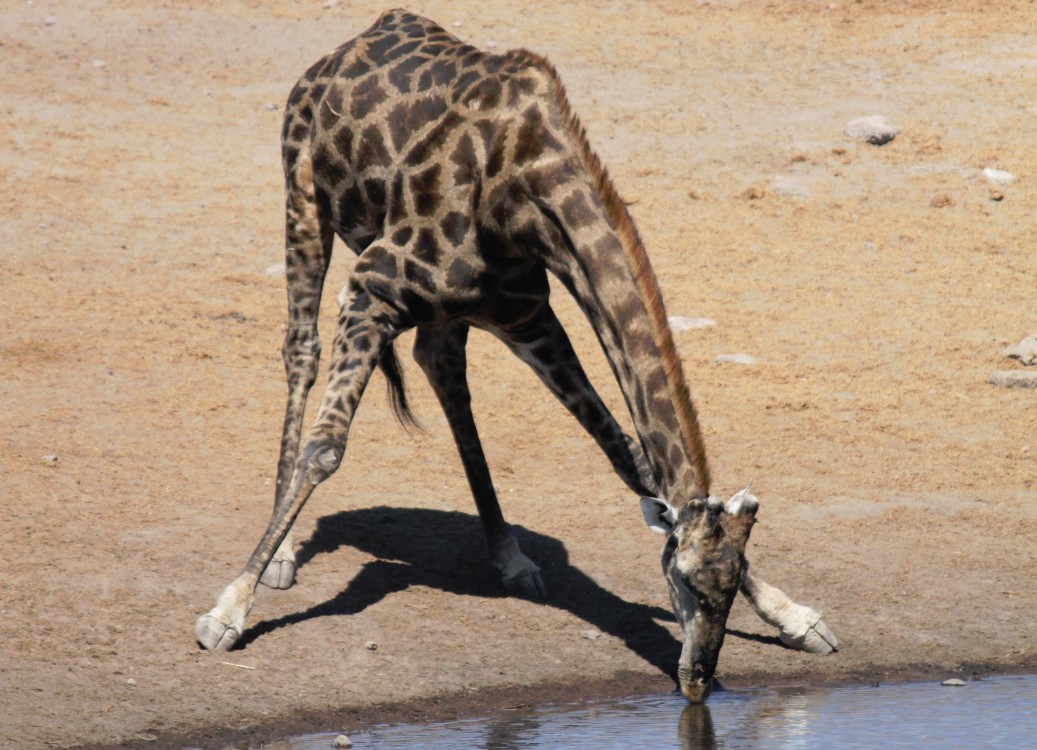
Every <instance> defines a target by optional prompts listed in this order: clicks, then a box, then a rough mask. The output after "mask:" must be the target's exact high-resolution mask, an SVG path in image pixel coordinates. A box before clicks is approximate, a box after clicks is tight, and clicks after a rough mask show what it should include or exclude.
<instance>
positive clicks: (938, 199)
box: [929, 193, 954, 208]
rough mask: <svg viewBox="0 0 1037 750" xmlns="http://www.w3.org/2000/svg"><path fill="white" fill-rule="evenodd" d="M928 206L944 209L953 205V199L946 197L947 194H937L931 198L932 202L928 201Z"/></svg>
mask: <svg viewBox="0 0 1037 750" xmlns="http://www.w3.org/2000/svg"><path fill="white" fill-rule="evenodd" d="M929 205H930V206H932V207H933V208H946V207H947V206H953V205H954V199H953V198H951V196H949V195H947V193H937V194H936V195H934V196H933V197H932V200H930V201H929Z"/></svg>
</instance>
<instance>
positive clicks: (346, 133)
mask: <svg viewBox="0 0 1037 750" xmlns="http://www.w3.org/2000/svg"><path fill="white" fill-rule="evenodd" d="M334 141H335V149H336V150H337V151H338V152H339V154H340V155H341V156H342V158H343V159H345V160H346V162H347V163H348V162H350V161H352V159H353V131H352V130H350V129H349V128H348V127H343V128H340V129H339V131H338V132H337V133H335V139H334Z"/></svg>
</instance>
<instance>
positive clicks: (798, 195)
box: [771, 174, 812, 200]
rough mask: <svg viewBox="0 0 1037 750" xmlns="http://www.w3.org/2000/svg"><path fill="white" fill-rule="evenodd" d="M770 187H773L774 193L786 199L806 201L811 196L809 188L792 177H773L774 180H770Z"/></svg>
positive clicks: (784, 175)
mask: <svg viewBox="0 0 1037 750" xmlns="http://www.w3.org/2000/svg"><path fill="white" fill-rule="evenodd" d="M771 185H772V186H773V187H774V192H776V193H777V194H778V195H784V196H785V197H786V198H794V199H796V200H807V199H808V198H810V197H811V195H812V193H811V192H810V188H808V187H807V186H806V185H805V184H804V183H803V182H802V180H800V179H799V178H798V177H795V176H794V175H787V174H779V175H775V176H774V179H773V180H771Z"/></svg>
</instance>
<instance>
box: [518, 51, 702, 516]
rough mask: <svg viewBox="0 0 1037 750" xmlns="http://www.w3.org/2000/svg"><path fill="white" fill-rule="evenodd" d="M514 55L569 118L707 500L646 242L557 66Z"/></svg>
mask: <svg viewBox="0 0 1037 750" xmlns="http://www.w3.org/2000/svg"><path fill="white" fill-rule="evenodd" d="M513 54H515V55H517V56H519V57H520V58H524V59H525V60H526V61H528V62H529V63H531V64H532V65H534V66H535V67H537V68H538V69H540V70H541V71H542V72H544V73H545V74H546V75H547V77H548V79H549V80H550V83H551V90H552V93H553V94H554V98H555V102H556V103H557V104H558V108H559V110H561V113H562V116H563V118H564V119H565V123H566V125H567V127H568V130H569V134H570V136H571V137H572V140H573V142H574V143H575V144H576V146H577V150H578V153H579V157H580V161H581V162H582V164H583V166H584V168H585V169H586V170H587V172H588V173H589V174H590V175H591V177H592V179H593V180H594V186H595V188H596V189H597V192H598V195H599V196H600V197H601V201H602V204H603V205H604V207H605V213H606V214H607V216H608V218H609V221H610V222H611V223H612V226H613V228H614V229H615V230H616V234H617V236H618V237H619V240H620V244H621V245H622V247H623V250H624V252H625V254H626V257H627V261H628V262H629V264H630V269H631V272H632V273H633V276H634V282H635V284H636V285H637V289H638V292H639V294H640V297H641V300H642V302H643V303H644V305H645V309H646V310H647V311H648V318H649V321H650V326H651V331H652V338H653V340H654V341H655V346H656V348H657V349H658V350H659V357H660V359H661V360H662V365H663V372H664V374H665V376H666V383H667V386H668V387H669V390H670V397H671V399H672V400H673V404H674V410H675V411H676V413H677V420H678V422H679V423H680V427H681V435H682V436H683V438H684V444H685V448H686V450H687V451H688V455H690V456H691V460H692V463H693V465H694V470H695V476H696V480H697V482H698V485H699V486H698V489H699V492H700V493H702V495H703V496H707V495H709V484H710V476H709V462H708V460H707V458H706V448H705V443H704V441H703V439H702V430H701V429H700V427H699V420H698V414H697V412H696V410H695V405H694V403H692V400H691V392H690V390H689V389H688V384H687V380H686V379H685V377H684V370H683V367H682V366H681V360H680V357H679V356H678V355H677V347H676V345H675V344H674V341H673V332H672V331H671V330H670V325H669V323H668V322H667V319H666V308H665V306H664V305H663V299H662V293H661V292H660V290H659V282H658V281H657V280H656V278H655V273H654V272H653V270H652V266H651V263H649V261H648V253H647V251H646V250H645V246H644V242H643V241H642V240H641V235H640V234H639V233H638V231H637V227H636V226H635V225H634V221H633V219H632V218H631V217H630V212H629V211H628V210H627V207H626V204H625V203H624V202H623V199H622V198H621V197H620V196H619V192H618V191H617V190H616V186H615V185H614V184H613V183H612V178H611V177H609V173H608V170H607V169H606V168H605V165H604V164H603V163H602V162H601V159H600V158H599V157H598V155H597V154H596V153H594V150H593V149H592V148H591V146H590V142H589V141H588V140H587V133H586V130H585V129H584V127H583V125H582V124H581V122H580V118H579V116H578V115H577V114H576V112H575V111H573V108H572V106H571V105H570V104H569V98H568V96H567V95H566V93H565V87H564V86H563V85H562V79H561V77H560V76H559V75H558V71H557V70H556V69H555V67H554V65H552V64H551V62H550V61H549V60H548V59H547V58H545V57H543V56H541V55H538V54H537V53H535V52H530V51H529V50H525V49H523V50H516V51H515V52H514V53H513Z"/></svg>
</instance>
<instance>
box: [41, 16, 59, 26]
mask: <svg viewBox="0 0 1037 750" xmlns="http://www.w3.org/2000/svg"><path fill="white" fill-rule="evenodd" d="M57 22H58V17H57V16H47V17H46V18H44V19H43V24H44V25H45V26H53V25H54V24H56V23H57Z"/></svg>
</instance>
